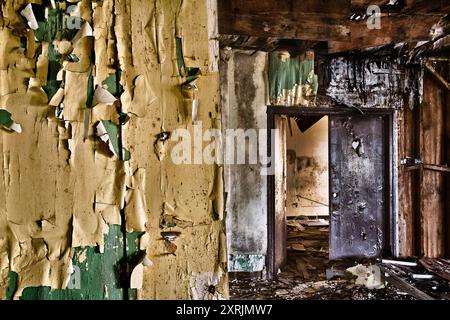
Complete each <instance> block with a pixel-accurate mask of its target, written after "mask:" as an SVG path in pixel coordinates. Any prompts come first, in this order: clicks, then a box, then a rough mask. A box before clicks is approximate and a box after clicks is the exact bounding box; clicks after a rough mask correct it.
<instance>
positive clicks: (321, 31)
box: [219, 13, 350, 41]
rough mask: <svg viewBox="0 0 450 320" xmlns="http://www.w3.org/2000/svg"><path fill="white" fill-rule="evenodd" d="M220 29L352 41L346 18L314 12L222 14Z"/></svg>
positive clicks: (283, 36)
mask: <svg viewBox="0 0 450 320" xmlns="http://www.w3.org/2000/svg"><path fill="white" fill-rule="evenodd" d="M219 33H221V34H238V35H247V36H256V37H263V38H269V37H276V38H285V39H299V40H316V41H320V40H322V41H326V40H339V41H350V28H349V27H348V26H347V25H346V24H344V23H343V21H342V19H341V20H340V19H333V18H330V17H327V16H324V15H314V14H301V13H300V14H299V13H297V14H285V13H279V14H276V15H274V14H269V13H253V14H234V15H230V14H223V13H222V14H219Z"/></svg>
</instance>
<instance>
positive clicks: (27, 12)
mask: <svg viewBox="0 0 450 320" xmlns="http://www.w3.org/2000/svg"><path fill="white" fill-rule="evenodd" d="M20 14H21V15H22V16H23V17H24V18H25V19H27V21H28V26H29V27H30V28H31V29H32V30H37V29H38V28H39V25H38V22H37V20H36V16H35V15H34V12H33V6H32V4H31V3H29V4H28V5H27V6H26V7H25V8H24V9H23V10H22V11H21V12H20Z"/></svg>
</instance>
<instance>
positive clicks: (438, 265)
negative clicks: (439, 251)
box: [419, 258, 450, 281]
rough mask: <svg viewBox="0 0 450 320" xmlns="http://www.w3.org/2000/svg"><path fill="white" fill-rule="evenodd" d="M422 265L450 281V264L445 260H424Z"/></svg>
mask: <svg viewBox="0 0 450 320" xmlns="http://www.w3.org/2000/svg"><path fill="white" fill-rule="evenodd" d="M419 262H420V264H421V265H422V266H423V267H424V268H425V269H427V270H428V271H429V272H431V273H433V274H435V275H437V276H438V277H440V278H442V279H444V280H447V281H450V262H449V261H447V260H444V259H431V258H422V259H420V260H419Z"/></svg>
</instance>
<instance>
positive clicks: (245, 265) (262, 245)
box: [220, 49, 268, 272]
mask: <svg viewBox="0 0 450 320" xmlns="http://www.w3.org/2000/svg"><path fill="white" fill-rule="evenodd" d="M220 76H221V96H222V106H223V130H226V129H238V128H239V129H244V130H247V129H264V128H267V118H266V105H267V96H268V95H267V80H266V79H267V54H266V53H264V52H257V53H255V54H252V52H251V51H241V50H232V49H223V50H221V60H220ZM262 143H266V141H265V140H264V141H262ZM246 150H248V148H247V149H246ZM260 169H261V165H260V164H259V163H258V164H247V165H239V164H234V165H233V164H232V165H226V166H225V170H224V171H225V192H226V200H227V201H226V213H227V219H226V220H227V239H228V253H229V258H228V261H229V271H236V272H239V271H247V272H253V271H262V270H263V268H264V265H265V255H266V251H267V181H266V180H267V177H266V176H262V175H261V174H260Z"/></svg>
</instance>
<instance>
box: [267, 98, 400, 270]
mask: <svg viewBox="0 0 450 320" xmlns="http://www.w3.org/2000/svg"><path fill="white" fill-rule="evenodd" d="M266 112H267V155H268V157H270V156H271V153H272V137H271V130H272V129H275V116H282V115H285V116H288V117H292V116H294V117H298V116H333V115H348V116H351V115H355V114H358V115H361V114H362V115H370V116H377V115H378V116H383V117H385V126H384V127H385V139H386V141H385V144H386V152H387V156H386V157H385V168H386V173H387V175H388V177H387V179H385V188H384V190H385V191H384V192H385V199H389V201H387V205H386V213H385V228H384V229H385V230H384V235H385V238H384V248H383V255H385V256H391V255H392V254H393V252H394V245H395V244H394V241H393V239H395V228H394V227H393V226H395V223H394V222H395V213H394V212H393V208H394V197H393V195H394V192H393V191H394V188H396V185H395V183H394V181H393V177H394V174H393V170H394V158H393V155H394V150H393V141H394V140H393V123H394V122H393V121H394V110H393V109H386V108H370V109H369V108H361V109H357V108H350V107H346V106H342V107H341V106H339V107H335V108H334V107H328V108H327V107H292V106H270V105H269V106H267V111H266ZM329 121H330V118H329V119H328V122H329ZM329 133H330V126H328V139H329ZM328 157H330V143H328ZM269 159H270V158H269ZM328 163H330V159H328ZM272 165H274V164H272ZM328 180H330V175H329V176H328ZM275 248H276V244H275V175H268V176H267V258H266V277H267V278H268V279H272V278H273V277H274V275H276V270H275V250H276V249H275Z"/></svg>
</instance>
